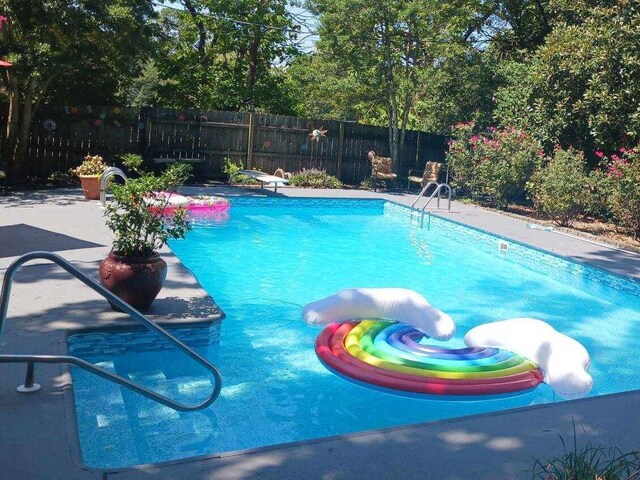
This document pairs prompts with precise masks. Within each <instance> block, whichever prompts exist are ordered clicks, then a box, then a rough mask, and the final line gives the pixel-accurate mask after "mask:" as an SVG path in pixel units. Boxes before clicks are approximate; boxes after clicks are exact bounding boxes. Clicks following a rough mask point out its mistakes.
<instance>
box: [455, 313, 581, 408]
mask: <svg viewBox="0 0 640 480" xmlns="http://www.w3.org/2000/svg"><path fill="white" fill-rule="evenodd" d="M464 342H465V343H466V344H467V345H468V346H469V347H495V348H504V349H506V350H511V351H512V352H514V353H517V354H519V355H522V356H523V357H525V358H528V359H529V360H531V361H533V362H535V363H537V364H538V366H539V367H540V369H541V370H542V372H543V373H544V381H545V383H547V384H548V385H549V386H550V387H551V388H552V389H553V390H554V391H555V392H556V393H557V394H558V395H560V396H562V397H565V398H577V397H581V396H585V395H586V394H587V393H588V392H589V390H591V388H592V387H593V378H592V377H591V375H589V374H588V373H587V369H588V368H589V364H590V363H591V358H590V357H589V353H588V352H587V350H586V348H584V346H583V345H582V344H581V343H580V342H578V341H577V340H574V339H573V338H571V337H568V336H567V335H564V334H563V333H560V332H558V331H557V330H555V329H554V328H553V327H552V326H551V325H549V324H548V323H546V322H543V321H542V320H537V319H535V318H511V319H509V320H502V321H499V322H491V323H485V324H483V325H479V326H477V327H475V328H472V329H471V330H469V332H467V334H466V335H465V336H464Z"/></svg>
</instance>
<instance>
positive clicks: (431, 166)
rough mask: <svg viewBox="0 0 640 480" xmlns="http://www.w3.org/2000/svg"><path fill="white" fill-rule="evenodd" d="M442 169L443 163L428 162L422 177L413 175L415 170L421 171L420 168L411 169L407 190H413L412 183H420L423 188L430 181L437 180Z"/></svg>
mask: <svg viewBox="0 0 640 480" xmlns="http://www.w3.org/2000/svg"><path fill="white" fill-rule="evenodd" d="M440 170H442V164H441V163H438V162H427V163H426V165H425V166H424V170H423V171H422V177H418V176H415V174H414V175H412V173H413V172H416V173H417V172H419V170H409V178H408V180H407V191H409V190H411V183H419V184H420V186H421V187H422V188H424V187H425V185H426V184H427V183H429V182H437V181H438V178H439V177H440Z"/></svg>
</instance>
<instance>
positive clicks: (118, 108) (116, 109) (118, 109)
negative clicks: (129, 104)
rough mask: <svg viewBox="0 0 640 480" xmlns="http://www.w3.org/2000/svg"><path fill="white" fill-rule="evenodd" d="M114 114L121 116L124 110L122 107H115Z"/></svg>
mask: <svg viewBox="0 0 640 480" xmlns="http://www.w3.org/2000/svg"><path fill="white" fill-rule="evenodd" d="M113 113H115V114H116V115H119V114H120V113H122V109H121V108H120V107H115V108H114V109H113Z"/></svg>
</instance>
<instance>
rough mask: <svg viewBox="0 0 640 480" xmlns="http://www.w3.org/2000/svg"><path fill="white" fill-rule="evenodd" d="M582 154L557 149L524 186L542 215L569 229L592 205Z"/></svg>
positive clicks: (570, 150) (571, 150)
mask: <svg viewBox="0 0 640 480" xmlns="http://www.w3.org/2000/svg"><path fill="white" fill-rule="evenodd" d="M585 170H586V162H585V158H584V154H583V153H582V152H580V151H578V150H574V149H573V148H568V149H566V150H564V149H561V148H559V147H558V148H556V150H555V151H554V153H553V156H551V157H550V158H548V159H547V164H546V165H545V166H544V167H543V168H541V169H540V170H538V171H537V172H536V173H535V174H534V175H533V177H532V179H531V182H529V183H528V184H527V190H528V191H529V193H530V194H531V196H532V198H533V201H534V203H535V205H536V207H537V208H538V210H540V211H541V212H542V213H544V214H545V215H548V216H549V217H551V218H552V219H553V221H554V222H555V223H557V224H558V225H560V226H564V227H566V226H569V225H571V224H572V223H573V221H574V220H575V218H576V217H577V215H578V214H580V213H581V212H583V211H584V210H585V209H586V208H587V207H588V206H589V205H590V203H591V200H592V197H593V195H592V194H591V190H590V188H589V175H588V174H587V173H586V172H585Z"/></svg>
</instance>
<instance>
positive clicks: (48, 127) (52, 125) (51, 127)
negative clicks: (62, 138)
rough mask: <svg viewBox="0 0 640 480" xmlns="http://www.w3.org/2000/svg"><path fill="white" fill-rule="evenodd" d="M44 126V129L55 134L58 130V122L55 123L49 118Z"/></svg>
mask: <svg viewBox="0 0 640 480" xmlns="http://www.w3.org/2000/svg"><path fill="white" fill-rule="evenodd" d="M42 126H43V127H44V129H45V130H46V131H47V132H54V131H55V129H56V128H57V125H56V122H54V121H53V120H52V119H50V118H47V119H46V120H45V121H44V122H43V123H42Z"/></svg>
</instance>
